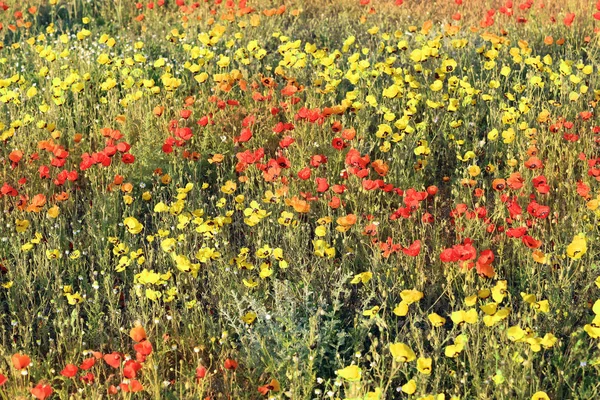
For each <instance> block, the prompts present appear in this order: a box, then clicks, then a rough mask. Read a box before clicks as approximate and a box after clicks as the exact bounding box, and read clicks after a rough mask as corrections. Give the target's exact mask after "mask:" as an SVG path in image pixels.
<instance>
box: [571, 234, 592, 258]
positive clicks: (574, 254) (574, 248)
mask: <svg viewBox="0 0 600 400" xmlns="http://www.w3.org/2000/svg"><path fill="white" fill-rule="evenodd" d="M586 252H587V241H586V238H585V235H584V234H583V233H579V234H577V235H575V236H574V237H573V241H572V242H571V244H569V245H568V246H567V256H569V257H570V258H572V259H573V260H579V259H580V258H581V257H583V255H584V254H585V253H586Z"/></svg>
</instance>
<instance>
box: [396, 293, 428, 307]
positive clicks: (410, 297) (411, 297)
mask: <svg viewBox="0 0 600 400" xmlns="http://www.w3.org/2000/svg"><path fill="white" fill-rule="evenodd" d="M400 297H401V298H402V301H404V302H406V304H408V305H411V304H412V303H416V302H417V301H419V300H421V299H422V298H423V293H422V292H419V291H418V290H403V291H402V292H401V293H400Z"/></svg>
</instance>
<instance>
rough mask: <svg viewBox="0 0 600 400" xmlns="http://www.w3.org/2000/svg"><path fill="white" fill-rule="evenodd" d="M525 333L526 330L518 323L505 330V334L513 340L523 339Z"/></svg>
mask: <svg viewBox="0 0 600 400" xmlns="http://www.w3.org/2000/svg"><path fill="white" fill-rule="evenodd" d="M525 333H526V332H525V331H524V330H523V329H521V327H520V326H518V325H515V326H511V327H510V328H508V329H507V330H506V336H507V337H508V339H509V340H510V341H513V342H516V341H518V340H521V339H523V338H524V337H525Z"/></svg>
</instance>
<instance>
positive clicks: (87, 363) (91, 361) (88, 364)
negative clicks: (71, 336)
mask: <svg viewBox="0 0 600 400" xmlns="http://www.w3.org/2000/svg"><path fill="white" fill-rule="evenodd" d="M95 364H96V359H95V358H94V357H90V358H86V359H85V360H83V361H82V362H81V364H80V365H79V368H81V369H82V370H84V371H86V370H88V369H90V368H92V367H93V366H94V365H95Z"/></svg>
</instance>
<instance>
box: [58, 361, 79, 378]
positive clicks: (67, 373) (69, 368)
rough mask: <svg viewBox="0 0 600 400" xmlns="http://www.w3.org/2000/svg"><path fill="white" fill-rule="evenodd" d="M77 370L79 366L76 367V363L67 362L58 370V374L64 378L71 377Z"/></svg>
mask: <svg viewBox="0 0 600 400" xmlns="http://www.w3.org/2000/svg"><path fill="white" fill-rule="evenodd" d="M77 371H79V368H77V366H76V365H73V364H67V365H66V366H65V368H64V369H63V370H62V371H60V374H61V375H62V376H64V377H66V378H72V377H74V376H75V375H77Z"/></svg>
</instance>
